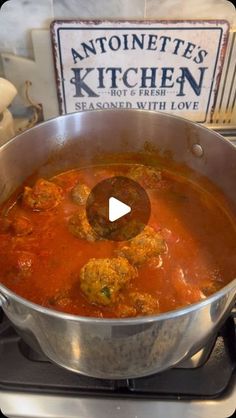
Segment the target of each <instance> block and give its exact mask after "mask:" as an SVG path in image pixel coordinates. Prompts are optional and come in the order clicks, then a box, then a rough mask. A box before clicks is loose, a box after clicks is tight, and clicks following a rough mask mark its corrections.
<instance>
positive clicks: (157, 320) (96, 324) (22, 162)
mask: <svg viewBox="0 0 236 418" xmlns="http://www.w3.org/2000/svg"><path fill="white" fill-rule="evenodd" d="M152 147H154V148H157V149H158V151H159V153H160V154H163V155H165V153H166V152H167V151H168V152H169V153H170V154H171V155H172V156H173V157H174V159H175V160H176V161H177V162H179V163H185V164H187V165H188V166H189V167H190V168H191V169H193V170H194V173H196V176H198V174H200V175H204V176H207V177H208V178H209V179H210V180H212V181H213V182H214V183H215V184H216V185H217V186H218V187H219V188H220V189H221V190H223V191H224V193H225V194H226V195H227V196H228V198H229V199H230V200H231V201H232V203H233V204H236V193H234V187H235V184H236V168H235V167H236V149H235V148H234V147H233V145H232V144H230V143H229V142H228V141H226V140H225V139H224V138H223V137H221V136H220V135H218V134H216V133H214V132H212V131H210V130H208V129H206V128H204V127H202V126H200V125H196V124H194V123H192V122H189V121H187V120H184V119H181V118H177V117H174V116H170V115H167V114H163V113H156V112H145V111H138V110H131V111H127V110H126V111H122V110H119V111H96V112H81V113H78V114H71V115H66V116H62V117H59V118H56V119H52V120H50V121H47V122H44V123H43V124H41V125H38V126H37V127H35V128H32V129H30V130H28V131H26V132H24V133H22V134H21V135H19V136H17V137H15V138H14V139H12V140H11V141H10V142H9V143H8V144H6V145H4V146H2V147H1V148H0V190H1V201H4V200H5V199H6V198H7V197H8V196H9V194H10V193H11V192H13V191H14V190H15V189H16V187H17V186H19V185H20V184H21V183H22V182H23V181H24V180H25V179H26V178H27V177H28V176H30V175H32V174H33V173H35V172H36V171H37V172H38V174H39V175H53V174H55V173H56V172H58V171H61V170H66V169H69V168H72V167H78V166H83V165H88V164H93V163H94V162H95V161H97V160H99V158H100V156H101V155H102V154H104V155H107V156H108V155H109V153H113V154H114V153H117V155H118V153H121V152H124V151H126V152H131V153H133V152H139V151H140V150H143V149H146V150H147V153H148V152H149V151H150V149H151V148H152ZM107 158H108V159H109V157H107ZM235 294H236V280H234V281H232V282H231V283H229V284H228V285H227V286H225V287H224V288H223V289H221V290H220V291H219V292H217V293H215V294H214V295H212V296H211V297H208V298H206V299H204V300H203V301H201V302H199V303H197V304H194V305H191V306H188V307H186V308H182V309H178V310H176V311H172V312H168V313H165V314H161V315H156V316H149V317H140V318H132V319H98V318H84V317H79V316H74V315H69V314H63V313H61V312H56V311H53V310H51V309H46V308H44V307H41V306H39V305H36V304H33V303H31V302H29V301H27V300H25V299H23V298H21V297H19V296H17V295H16V294H14V293H13V292H11V291H10V290H9V289H7V288H6V287H5V286H3V285H1V284H0V304H1V305H2V307H3V310H4V312H5V313H6V315H7V316H8V318H9V319H10V320H11V322H12V323H13V325H14V326H15V327H16V329H17V331H18V332H19V333H20V335H22V337H23V339H24V340H25V341H26V342H27V343H28V344H29V345H30V346H32V347H33V348H34V349H36V350H41V351H42V352H43V353H44V354H45V355H46V356H47V357H48V358H49V359H50V360H51V361H53V362H55V363H57V364H59V365H61V366H63V367H65V368H67V369H69V370H73V371H75V372H78V373H81V374H85V375H88V376H93V377H98V378H108V379H125V378H135V377H141V376H146V375H150V374H153V373H156V372H159V371H161V370H164V369H167V368H169V367H172V366H174V365H176V364H178V363H179V362H180V361H181V360H183V359H184V358H186V357H189V356H191V355H193V354H194V353H196V352H197V351H198V350H199V349H200V348H201V347H202V346H203V345H204V344H205V343H206V341H207V340H208V339H209V338H210V337H211V336H212V335H213V334H214V333H215V332H216V331H217V329H218V328H219V326H220V325H221V324H222V322H223V321H224V320H225V318H226V316H227V315H228V313H229V312H230V309H231V308H232V305H233V303H234V300H235Z"/></svg>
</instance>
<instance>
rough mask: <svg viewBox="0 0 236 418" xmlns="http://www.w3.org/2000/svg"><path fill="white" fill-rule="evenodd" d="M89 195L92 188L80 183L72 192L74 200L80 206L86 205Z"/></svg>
mask: <svg viewBox="0 0 236 418" xmlns="http://www.w3.org/2000/svg"><path fill="white" fill-rule="evenodd" d="M89 194H90V188H89V187H88V186H86V184H81V183H78V184H77V185H76V186H75V187H73V189H72V190H71V197H72V200H73V202H75V203H77V204H78V205H85V203H86V200H87V198H88V196H89Z"/></svg>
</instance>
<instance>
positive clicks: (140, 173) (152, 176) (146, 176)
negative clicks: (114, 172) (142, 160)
mask: <svg viewBox="0 0 236 418" xmlns="http://www.w3.org/2000/svg"><path fill="white" fill-rule="evenodd" d="M128 176H129V177H130V178H131V179H132V180H134V181H138V182H139V183H140V184H141V185H142V186H143V187H144V188H147V189H155V188H156V186H157V184H158V183H159V182H160V180H161V179H162V176H161V171H160V170H158V169H156V168H155V167H149V166H145V165H135V166H134V167H132V168H131V170H130V171H129V173H128Z"/></svg>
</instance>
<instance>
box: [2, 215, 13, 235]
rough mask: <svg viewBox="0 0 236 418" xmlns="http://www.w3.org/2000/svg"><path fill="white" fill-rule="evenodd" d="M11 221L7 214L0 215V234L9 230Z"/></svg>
mask: <svg viewBox="0 0 236 418" xmlns="http://www.w3.org/2000/svg"><path fill="white" fill-rule="evenodd" d="M10 227H11V221H10V219H8V218H7V217H6V216H3V217H0V234H5V233H7V232H9V230H10Z"/></svg>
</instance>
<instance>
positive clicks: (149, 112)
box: [0, 109, 235, 150]
mask: <svg viewBox="0 0 236 418" xmlns="http://www.w3.org/2000/svg"><path fill="white" fill-rule="evenodd" d="M127 112H128V113H133V114H136V113H137V114H139V113H140V114H144V115H146V116H147V115H158V116H159V117H162V118H163V119H164V118H166V119H169V118H171V119H175V120H177V121H179V122H181V121H182V122H186V123H187V124H188V125H190V126H193V127H197V128H198V129H202V130H203V131H206V132H211V133H212V135H214V136H216V137H217V138H218V139H220V140H221V141H223V142H225V143H227V144H228V146H230V147H231V148H232V149H235V145H233V144H232V143H231V141H230V140H229V139H228V138H225V137H223V136H222V135H221V134H220V133H219V132H216V131H214V130H212V129H210V128H209V127H206V126H204V125H202V124H199V123H198V122H193V121H191V120H189V119H187V118H183V117H181V116H176V115H172V114H171V113H167V112H160V111H154V110H141V109H105V110H103V109H98V110H85V111H81V112H73V113H67V114H65V115H59V116H56V117H53V118H50V119H48V120H46V121H44V122H41V123H39V124H38V125H35V126H33V127H32V128H29V129H26V130H25V131H23V132H21V133H19V134H18V135H15V136H14V137H12V138H11V139H10V140H9V141H8V142H6V143H5V144H3V145H1V146H0V150H1V149H5V148H7V147H8V146H10V145H11V144H12V143H13V142H14V141H16V140H19V139H20V138H21V137H22V136H24V135H25V133H28V132H31V131H32V132H33V131H34V130H37V129H40V128H41V127H44V126H47V125H49V124H50V123H51V122H53V121H56V120H61V119H62V120H63V119H66V118H68V117H71V116H72V117H76V115H79V114H88V115H89V114H97V113H100V114H109V113H114V114H115V113H121V114H125V113H127Z"/></svg>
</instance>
